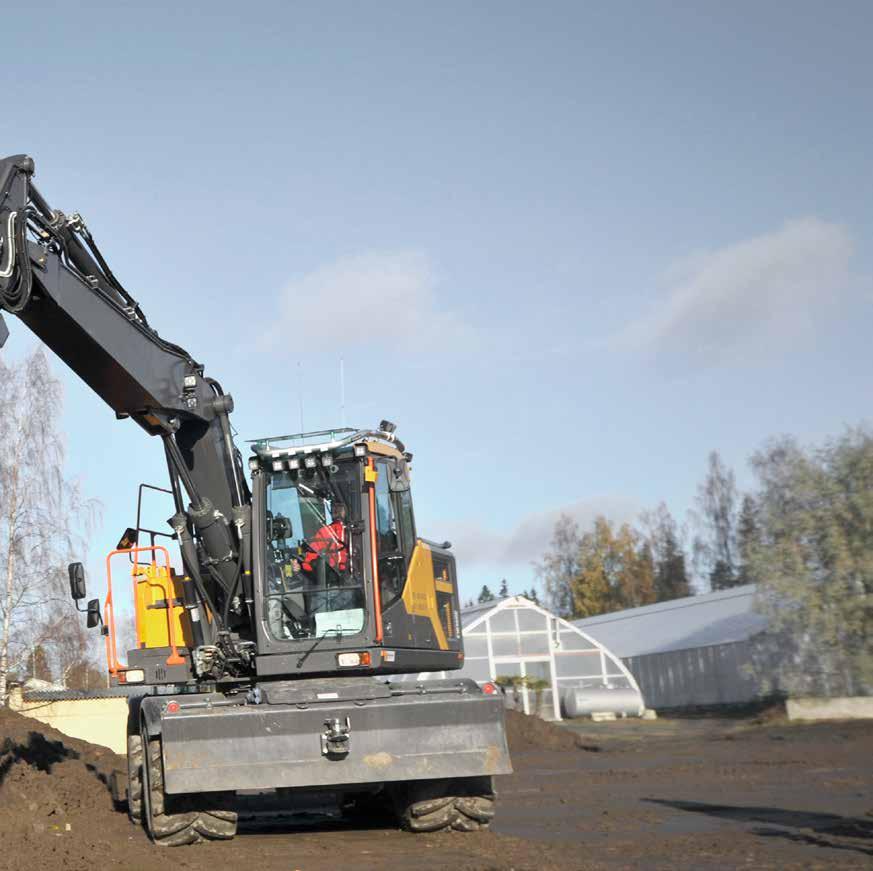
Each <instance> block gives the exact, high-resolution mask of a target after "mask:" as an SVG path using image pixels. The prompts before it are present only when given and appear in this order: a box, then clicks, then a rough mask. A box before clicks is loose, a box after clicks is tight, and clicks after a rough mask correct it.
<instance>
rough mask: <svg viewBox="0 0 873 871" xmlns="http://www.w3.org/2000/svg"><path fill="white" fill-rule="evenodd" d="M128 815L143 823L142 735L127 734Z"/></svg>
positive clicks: (134, 821) (135, 821)
mask: <svg viewBox="0 0 873 871" xmlns="http://www.w3.org/2000/svg"><path fill="white" fill-rule="evenodd" d="M127 815H128V817H130V821H131V822H132V823H135V824H136V825H140V824H141V823H142V737H140V735H138V734H137V735H131V734H128V736H127Z"/></svg>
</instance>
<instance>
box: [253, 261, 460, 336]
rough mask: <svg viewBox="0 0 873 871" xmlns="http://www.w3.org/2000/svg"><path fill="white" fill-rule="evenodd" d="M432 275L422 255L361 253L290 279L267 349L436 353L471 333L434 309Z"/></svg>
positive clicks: (454, 316)
mask: <svg viewBox="0 0 873 871" xmlns="http://www.w3.org/2000/svg"><path fill="white" fill-rule="evenodd" d="M435 288H436V277H435V274H434V270H433V267H432V265H431V263H430V261H429V259H428V258H427V256H425V255H424V254H421V253H417V252H399V253H367V254H360V255H356V256H352V257H345V258H342V259H340V260H337V261H335V262H333V263H330V264H328V265H326V266H321V267H319V268H318V269H315V270H313V271H312V272H308V273H306V274H304V275H301V276H299V277H297V278H294V279H292V280H291V281H290V282H289V283H288V284H287V285H286V286H285V288H284V289H283V290H282V292H281V297H280V311H279V316H278V321H277V323H276V324H274V326H273V327H272V329H271V330H270V332H269V334H268V337H267V340H268V345H269V346H270V347H276V346H277V345H279V344H280V343H281V344H283V345H284V344H286V343H288V342H289V340H290V343H291V344H292V345H293V347H294V348H295V350H309V351H312V350H315V351H318V350H330V349H333V348H337V347H341V348H343V347H349V346H355V345H358V346H360V345H366V344H370V343H375V344H378V345H379V346H381V347H391V346H394V347H399V348H402V349H403V350H404V351H410V350H417V351H423V352H426V351H429V350H430V351H435V352H442V351H445V349H446V348H448V347H450V346H453V350H455V349H456V348H457V345H458V343H459V342H462V341H464V340H469V339H470V338H472V336H473V333H474V331H473V329H472V327H470V326H469V325H468V324H466V323H465V322H464V321H463V320H462V319H461V318H460V317H459V316H458V315H457V314H455V313H454V312H451V311H448V310H445V309H442V308H441V307H440V306H439V303H438V299H437V296H436V292H435Z"/></svg>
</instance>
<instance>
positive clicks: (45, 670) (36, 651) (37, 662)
mask: <svg viewBox="0 0 873 871" xmlns="http://www.w3.org/2000/svg"><path fill="white" fill-rule="evenodd" d="M27 666H29V667H28V668H22V669H21V670H22V671H23V672H26V673H27V676H28V677H34V678H36V679H37V680H44V681H48V682H49V683H51V681H52V680H53V679H54V678H53V675H52V667H51V665H50V664H49V658H48V653H47V652H46V649H45V647H43V645H42V644H37V645H35V646H34V647H33V648H31V651H30V656H29V657H28V662H27Z"/></svg>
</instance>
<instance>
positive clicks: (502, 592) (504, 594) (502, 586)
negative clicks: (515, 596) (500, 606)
mask: <svg viewBox="0 0 873 871" xmlns="http://www.w3.org/2000/svg"><path fill="white" fill-rule="evenodd" d="M497 595H498V596H499V597H500V598H501V599H505V598H506V597H507V596H508V595H509V587H508V586H507V585H506V578H503V580H502V581H501V582H500V590H499V592H498V593H497Z"/></svg>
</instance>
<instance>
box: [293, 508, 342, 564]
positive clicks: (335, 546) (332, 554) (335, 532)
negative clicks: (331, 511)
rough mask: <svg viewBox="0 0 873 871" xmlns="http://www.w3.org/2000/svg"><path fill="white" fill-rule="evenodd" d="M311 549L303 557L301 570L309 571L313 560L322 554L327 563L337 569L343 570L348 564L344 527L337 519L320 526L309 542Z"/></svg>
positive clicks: (313, 562)
mask: <svg viewBox="0 0 873 871" xmlns="http://www.w3.org/2000/svg"><path fill="white" fill-rule="evenodd" d="M309 546H310V548H311V550H310V551H309V552H308V553H307V554H306V556H305V557H303V571H305V572H311V571H312V570H313V569H314V568H315V561H316V560H317V559H318V558H319V557H320V556H321V555H322V554H324V557H325V559H326V560H327V564H328V565H329V566H330V567H331V568H332V569H336V570H337V571H340V572H344V571H345V570H346V569H347V568H348V564H349V550H348V546H347V544H346V527H345V524H344V523H342V522H341V521H339V520H335V521H334V522H333V523H329V524H327V525H326V526H322V527H321V529H319V530H318V532H316V533H315V536H314V537H313V539H312V541H311V542H309Z"/></svg>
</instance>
